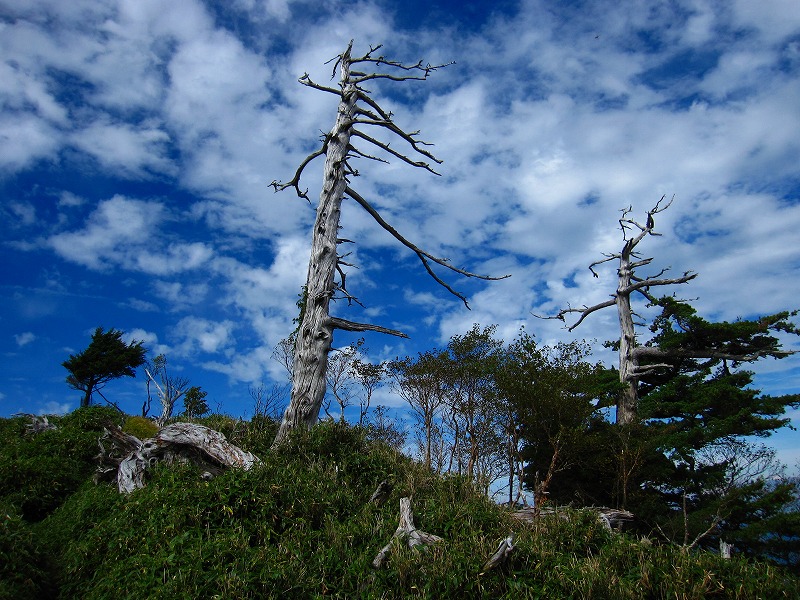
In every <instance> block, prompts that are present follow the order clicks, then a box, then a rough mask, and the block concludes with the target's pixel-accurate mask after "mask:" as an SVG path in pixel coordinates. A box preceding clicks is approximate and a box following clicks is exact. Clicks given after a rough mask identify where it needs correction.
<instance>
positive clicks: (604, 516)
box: [511, 506, 635, 531]
mask: <svg viewBox="0 0 800 600" xmlns="http://www.w3.org/2000/svg"><path fill="white" fill-rule="evenodd" d="M579 510H588V511H592V512H594V513H595V514H596V515H597V518H598V519H599V520H600V522H601V523H603V525H605V526H606V528H607V529H608V530H609V531H620V530H621V529H623V528H624V527H625V525H626V524H627V523H630V522H631V521H633V520H634V518H635V517H634V515H633V513H632V512H629V511H627V510H621V509H617V508H608V507H607V506H587V507H584V508H581V509H579ZM569 514H570V513H569V510H567V509H560V508H558V507H545V508H541V509H536V508H535V507H530V508H521V509H519V510H515V511H513V512H512V513H511V516H512V517H514V518H515V519H519V520H520V521H527V522H529V523H532V522H533V521H534V520H536V518H538V517H545V516H550V515H555V516H558V517H561V518H562V519H565V520H569Z"/></svg>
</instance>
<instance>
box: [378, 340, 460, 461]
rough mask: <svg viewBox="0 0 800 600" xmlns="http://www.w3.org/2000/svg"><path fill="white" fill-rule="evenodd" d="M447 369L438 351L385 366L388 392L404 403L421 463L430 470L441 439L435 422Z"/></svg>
mask: <svg viewBox="0 0 800 600" xmlns="http://www.w3.org/2000/svg"><path fill="white" fill-rule="evenodd" d="M447 368H448V358H447V353H446V352H444V351H442V350H429V351H427V352H424V353H423V352H421V353H419V355H418V356H417V358H416V359H413V358H411V357H408V356H407V357H405V358H402V359H401V358H397V359H395V360H393V361H391V362H390V363H389V364H388V365H387V371H388V374H389V378H390V380H391V385H392V388H393V389H394V391H395V392H397V393H398V394H399V395H400V397H401V398H403V400H405V401H406V402H408V405H409V406H410V407H411V410H412V412H413V414H414V416H415V418H416V419H417V421H418V424H419V426H420V429H421V432H422V446H423V451H422V455H423V461H424V463H425V466H426V467H429V468H430V467H433V466H434V465H433V458H434V454H435V450H436V446H437V438H439V437H441V428H440V427H438V426H437V420H438V417H439V415H440V413H441V411H442V410H443V407H444V405H445V394H446V393H447V388H446V378H447ZM440 466H441V465H437V467H440ZM437 470H438V469H437Z"/></svg>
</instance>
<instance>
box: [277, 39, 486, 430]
mask: <svg viewBox="0 0 800 600" xmlns="http://www.w3.org/2000/svg"><path fill="white" fill-rule="evenodd" d="M352 48H353V41H352V40H351V41H350V44H349V45H348V46H347V49H346V50H345V51H344V52H343V53H342V54H340V55H338V56H337V57H336V58H335V59H332V61H331V62H333V63H334V66H333V75H332V77H331V78H332V79H333V78H334V77H335V76H336V73H337V70H338V72H339V82H338V86H337V87H330V86H325V85H321V84H318V83H316V82H314V81H312V80H311V78H310V77H309V75H308V74H307V73H306V74H304V75H303V76H302V77H301V78H300V83H302V84H303V85H305V86H308V87H311V88H314V89H316V90H320V91H322V92H326V93H329V94H334V95H336V96H337V97H338V98H339V107H338V111H337V115H336V122H335V123H334V125H333V128H332V129H331V130H330V133H327V134H325V135H324V136H323V137H322V144H321V146H320V148H319V149H318V150H316V151H315V152H312V153H311V154H310V155H308V156H307V157H306V158H305V159H304V160H303V162H302V163H301V164H300V166H299V167H298V169H297V171H296V172H295V175H294V177H293V178H292V180H291V181H288V182H285V183H281V182H278V181H273V182H272V184H271V185H272V186H273V187H274V188H275V191H276V192H277V191H280V190H283V189H286V188H289V187H291V188H294V190H295V191H296V193H297V195H298V196H299V197H301V198H304V199H306V200H309V198H308V190H303V189H302V188H301V186H300V177H301V175H302V173H303V171H304V170H305V168H306V166H308V164H309V163H311V161H313V160H314V159H316V158H318V157H320V156H325V166H324V173H323V183H322V191H321V192H320V197H319V204H318V206H317V216H316V221H315V223H314V229H313V234H312V243H311V258H310V260H309V265H308V278H307V283H306V297H305V309H304V311H303V318H302V321H301V323H300V328H299V331H298V333H297V339H296V342H295V348H294V369H293V373H292V395H291V401H290V403H289V406H288V408H287V409H286V412H285V413H284V416H283V421H282V422H281V426H280V429H279V430H278V435H277V436H276V438H275V442H274V443H275V444H276V445H277V444H280V443H281V441H283V440H284V439H285V437H286V435H287V434H288V432H289V431H290V430H292V429H294V428H298V427H311V426H312V425H313V424H314V423H316V421H317V417H318V415H319V410H320V407H321V406H322V403H323V399H324V396H325V387H326V385H325V372H326V368H327V363H328V353H329V352H330V350H331V343H332V340H333V331H334V330H336V329H341V330H345V331H359V332H361V331H377V332H381V333H387V334H390V335H396V336H400V337H407V336H406V335H405V334H403V333H401V332H399V331H395V330H392V329H387V328H385V327H381V326H378V325H372V324H367V323H354V322H352V321H346V320H344V319H341V318H338V317H334V316H331V314H330V310H329V308H330V301H331V300H332V299H334V296H335V295H336V294H337V293H338V294H339V295H340V297H343V298H345V299H347V300H348V302H353V301H355V302H358V300H357V299H356V298H355V297H354V296H352V295H351V294H350V293H349V292H348V290H347V287H346V282H345V272H344V270H343V269H344V267H346V266H350V265H348V264H347V263H346V262H345V261H344V258H345V257H346V254H345V255H344V256H342V255H340V254H339V252H338V246H339V244H343V243H348V242H351V241H350V240H346V239H341V238H339V229H340V225H339V221H340V216H341V205H342V200H343V199H344V198H345V197H349V198H351V199H352V200H354V201H355V202H356V203H357V204H358V205H359V206H361V207H362V208H363V209H364V210H365V211H367V213H368V214H369V215H370V216H371V217H372V218H373V219H374V220H375V221H376V222H377V223H378V225H380V226H381V227H382V228H383V229H385V230H386V231H388V232H389V233H390V234H391V235H392V236H393V237H394V238H395V239H397V240H398V241H399V242H400V243H401V244H403V245H404V246H406V247H407V248H409V249H410V250H412V251H413V252H414V253H415V254H416V255H417V257H418V258H419V259H420V261H421V262H422V264H423V266H424V267H425V270H426V271H427V272H428V274H429V275H430V276H431V277H433V279H435V280H436V281H437V282H438V283H439V284H441V285H442V286H444V287H445V289H447V290H448V291H449V292H450V293H452V294H454V295H455V296H457V297H458V298H460V299H461V300H462V301H463V302H464V303H465V304H466V298H465V297H464V296H463V295H461V294H460V293H458V292H457V291H455V290H454V289H453V288H451V287H450V286H449V285H448V284H447V283H445V282H444V281H443V280H442V279H441V278H440V277H439V276H438V275H436V273H435V272H434V271H433V269H432V267H431V263H435V264H438V265H441V266H442V267H445V268H447V269H450V270H452V271H455V272H456V273H459V274H461V275H464V276H466V277H478V278H480V279H499V278H492V277H488V276H480V275H476V274H474V273H470V272H469V271H465V270H463V269H459V268H457V267H455V266H453V265H451V264H450V263H449V262H448V260H447V259H444V258H439V257H436V256H434V255H432V254H430V253H428V252H426V251H424V250H422V249H420V248H419V247H417V246H416V245H414V244H413V243H412V242H410V241H409V240H407V239H406V238H405V237H404V236H403V235H402V234H400V233H399V232H398V231H397V230H396V229H395V228H394V227H392V226H391V225H390V224H389V223H387V222H386V221H385V220H384V219H383V217H382V216H381V215H380V213H379V212H378V210H376V209H375V208H374V207H373V206H372V204H370V203H369V202H368V201H367V200H366V199H365V198H363V197H362V196H361V195H360V194H358V193H357V192H356V191H355V190H354V189H353V188H352V187H351V185H350V178H351V177H356V176H357V175H358V171H357V170H356V169H355V168H354V167H353V164H352V162H353V160H354V159H358V158H361V159H367V160H374V161H378V162H384V163H385V162H388V160H387V158H382V157H380V156H375V155H373V154H370V153H369V152H374V150H373V149H374V148H377V149H378V152H379V153H381V154H383V155H384V156H389V157H394V158H396V159H398V160H401V161H403V162H405V163H407V164H409V165H411V166H412V167H418V168H421V169H425V170H427V171H430V172H431V173H433V174H435V175H438V173H436V171H435V170H434V169H433V167H431V164H430V162H428V161H432V162H434V163H441V161H440V160H439V159H437V158H436V157H435V156H434V155H433V154H432V153H431V152H430V151H429V150H428V149H427V147H428V146H430V144H428V143H426V142H424V141H422V140H420V139H419V138H418V133H419V132H416V131H413V132H407V131H405V130H403V129H402V128H401V127H399V126H398V125H397V124H395V122H394V121H393V120H392V113H391V112H387V111H385V110H384V109H383V108H382V107H381V106H380V105H379V104H378V103H377V102H376V101H375V100H373V99H372V98H371V96H370V93H369V91H368V90H367V89H365V88H364V87H363V85H364V84H365V83H368V82H370V81H376V80H390V81H409V80H426V79H427V78H428V76H429V75H430V74H431V73H432V72H433V71H435V70H436V69H438V68H440V67H443V66H446V65H438V66H432V65H430V64H428V65H423V63H422V61H420V62H418V63H416V64H412V65H408V64H403V63H400V62H396V61H392V60H387V59H386V58H384V57H383V56H379V55H376V52H377V50H378V49H379V48H380V46H377V47H373V48H370V50H369V52H367V53H366V54H365V55H363V56H361V57H353V56H352V54H351V52H352ZM361 65H366V67H367V70H364V71H362V70H360V68H361ZM354 67H355V68H354ZM370 68H372V69H376V70H377V69H379V68H382V69H385V71H386V72H369V70H370ZM376 128H377V129H383V130H384V131H385V132H389V133H390V134H392V135H394V136H396V137H397V138H399V139H400V141H401V142H403V143H405V144H407V147H408V148H410V150H408V151H407V153H404V152H403V151H402V150H397V149H395V147H393V146H391V145H390V144H389V143H387V142H383V141H380V140H379V139H377V138H376V137H373V136H372V135H370V134H369V133H368V132H369V131H370V130H375V129H376ZM356 143H358V144H359V145H360V146H361V148H370V150H369V152H367V151H364V150H362V149H359V148H358V147H356V146H355V144H356ZM415 155H416V159H417V160H415V159H414V158H412V157H413V156H415ZM309 202H310V200H309ZM337 273H338V276H339V279H338V281H337V280H336V275H337Z"/></svg>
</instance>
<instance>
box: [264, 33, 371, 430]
mask: <svg viewBox="0 0 800 600" xmlns="http://www.w3.org/2000/svg"><path fill="white" fill-rule="evenodd" d="M351 47H352V46H351ZM351 47H348V49H347V50H346V51H345V54H344V55H343V56H342V60H341V64H340V72H341V82H342V83H343V84H344V86H345V87H344V88H343V90H342V99H341V101H340V102H339V110H338V112H337V115H336V124H335V125H334V126H333V129H332V130H331V133H330V136H329V139H328V152H327V156H326V158H325V170H324V176H323V177H324V184H323V188H322V192H321V193H320V197H319V206H318V207H317V218H316V221H315V223H314V232H313V236H312V243H311V260H310V262H309V265H308V279H307V283H306V285H307V290H308V292H307V293H308V297H307V300H306V309H305V314H304V315H303V322H302V323H301V324H300V331H299V332H298V335H297V341H296V343H295V350H294V372H293V373H292V396H291V401H290V403H289V407H288V408H287V409H286V412H285V413H284V415H283V421H282V422H281V426H280V430H279V431H278V438H277V439H282V438H283V437H285V436H286V434H287V432H288V431H289V430H290V429H292V428H295V427H311V426H312V425H314V423H316V422H317V417H318V416H319V410H320V407H321V406H322V401H323V399H324V397H325V372H326V370H327V367H328V353H329V352H330V349H331V343H332V342H333V324H332V322H331V319H330V313H329V305H330V300H331V297H332V296H333V293H334V276H335V274H336V264H337V254H336V246H337V234H338V232H339V218H340V216H341V206H342V198H343V197H344V190H345V188H346V187H347V182H346V181H345V166H344V161H345V159H346V158H347V149H348V146H349V144H350V127H351V124H352V121H353V118H354V114H353V109H354V107H355V104H356V100H357V99H358V93H357V90H356V89H355V85H354V84H352V83H348V80H349V78H350V50H351Z"/></svg>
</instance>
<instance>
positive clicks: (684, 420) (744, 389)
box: [630, 298, 800, 553]
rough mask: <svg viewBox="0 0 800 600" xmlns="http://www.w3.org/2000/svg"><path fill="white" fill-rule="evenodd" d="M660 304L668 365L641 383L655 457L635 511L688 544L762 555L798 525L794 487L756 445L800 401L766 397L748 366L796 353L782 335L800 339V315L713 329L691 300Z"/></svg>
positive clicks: (663, 360)
mask: <svg viewBox="0 0 800 600" xmlns="http://www.w3.org/2000/svg"><path fill="white" fill-rule="evenodd" d="M658 304H659V305H660V306H661V307H662V313H661V315H660V316H659V317H658V318H657V319H656V320H655V321H654V323H653V325H652V327H651V330H652V332H653V333H654V334H655V335H654V337H653V338H652V340H651V341H650V342H649V343H648V345H647V347H651V348H654V349H655V352H654V353H653V357H657V361H658V362H657V363H655V362H654V361H655V359H654V361H653V362H651V366H653V367H654V368H653V369H652V370H650V371H649V375H648V376H646V377H644V378H643V379H642V381H641V385H640V398H641V400H640V404H639V406H640V410H641V416H642V417H643V419H644V427H643V429H645V430H646V432H645V433H644V435H643V436H642V441H641V443H642V444H649V446H648V447H649V449H650V450H651V454H650V455H649V457H648V460H647V461H646V463H643V464H642V468H641V472H640V473H639V476H638V477H637V478H635V480H634V482H635V485H631V486H630V490H631V493H632V494H633V496H632V498H631V503H632V505H631V506H630V508H631V509H632V510H633V511H634V512H636V513H637V516H639V517H640V518H641V519H643V520H644V521H645V522H648V523H649V524H650V525H651V526H653V527H655V528H656V529H657V530H659V532H660V533H661V534H663V535H666V536H667V537H669V538H670V539H672V540H673V541H675V542H677V543H680V544H681V545H684V546H689V547H691V546H695V545H705V546H715V545H716V544H717V543H718V540H719V538H720V537H722V538H724V539H725V541H735V545H736V546H737V547H738V549H739V550H741V551H743V552H746V553H755V552H757V551H758V548H759V547H760V546H763V545H764V543H765V539H766V538H773V537H775V536H779V535H782V534H781V533H779V531H778V530H773V531H768V530H769V529H770V527H773V526H774V527H777V528H778V529H781V530H783V531H784V533H786V532H787V531H789V532H790V530H791V527H795V530H794V531H797V529H796V523H795V520H794V519H796V517H795V518H788V517H787V516H786V514H787V513H786V508H787V506H788V505H789V503H790V502H791V501H792V499H793V498H794V488H793V486H792V485H789V484H784V483H782V482H781V473H780V469H777V468H776V466H775V461H774V460H771V461H769V460H765V457H766V456H767V455H766V454H765V452H764V450H763V449H761V450H760V449H759V447H757V446H754V445H753V443H752V441H750V440H752V439H753V437H767V436H769V435H771V434H772V433H773V432H775V431H776V430H778V429H780V428H782V427H785V426H787V425H789V423H790V420H789V419H788V418H786V417H785V416H784V414H785V411H786V409H787V408H789V407H797V406H800V395H797V394H792V395H783V396H769V395H763V394H761V392H760V391H759V390H757V389H754V388H752V387H751V385H752V382H753V373H752V372H750V371H747V370H745V369H742V368H741V367H742V365H743V364H746V363H752V362H755V361H756V360H758V359H760V358H762V357H766V356H769V357H774V358H783V357H784V356H787V355H789V354H790V353H789V352H787V351H784V350H783V349H782V345H781V341H780V339H779V338H778V337H777V334H778V333H780V332H783V333H789V334H797V333H798V331H797V329H796V327H795V326H794V324H792V323H791V322H790V321H789V320H788V319H789V318H790V317H791V316H793V315H794V314H795V313H788V312H782V313H777V314H774V315H769V316H766V317H761V318H759V319H753V320H738V321H735V322H733V323H728V322H722V323H711V322H708V321H706V320H705V319H703V318H701V317H699V316H698V315H697V313H696V311H695V310H694V309H693V308H692V307H691V306H689V305H688V304H686V303H685V302H678V301H676V300H674V299H671V298H662V299H660V300H658ZM773 459H774V457H773ZM769 523H772V525H770V524H769ZM787 527H788V529H787ZM765 536H766V537H765ZM789 537H791V533H790V535H789ZM795 542H797V537H796V536H795Z"/></svg>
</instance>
